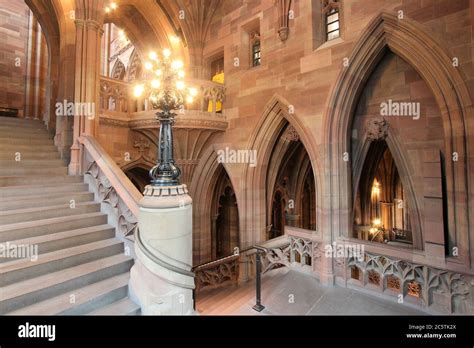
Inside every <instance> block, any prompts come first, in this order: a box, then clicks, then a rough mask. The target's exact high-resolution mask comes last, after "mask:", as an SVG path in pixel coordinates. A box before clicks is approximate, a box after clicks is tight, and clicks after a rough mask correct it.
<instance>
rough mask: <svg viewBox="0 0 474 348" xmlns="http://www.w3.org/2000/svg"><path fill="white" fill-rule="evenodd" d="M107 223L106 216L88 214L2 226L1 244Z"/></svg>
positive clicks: (0, 233) (0, 228) (0, 231)
mask: <svg viewBox="0 0 474 348" xmlns="http://www.w3.org/2000/svg"><path fill="white" fill-rule="evenodd" d="M106 223H107V215H106V214H103V213H88V214H78V215H72V216H62V217H56V218H51V219H44V220H36V221H27V222H19V223H15V224H9V225H2V226H0V243H2V242H7V241H14V240H17V239H24V238H31V237H37V236H42V235H45V234H49V233H56V232H64V231H69V230H75V229H79V228H85V227H91V226H95V225H105V224H106Z"/></svg>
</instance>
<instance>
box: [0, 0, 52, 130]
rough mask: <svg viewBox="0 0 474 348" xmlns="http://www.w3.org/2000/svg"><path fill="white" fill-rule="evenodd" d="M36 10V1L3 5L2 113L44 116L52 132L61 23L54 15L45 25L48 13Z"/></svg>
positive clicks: (1, 50) (0, 109)
mask: <svg viewBox="0 0 474 348" xmlns="http://www.w3.org/2000/svg"><path fill="white" fill-rule="evenodd" d="M34 10H35V12H34ZM36 12H38V11H37V8H36V7H35V3H34V2H32V1H28V2H25V1H23V0H13V1H8V3H4V4H3V5H2V13H0V22H1V23H4V24H1V25H0V27H3V28H4V29H5V30H4V31H3V32H4V35H3V36H2V37H1V38H0V43H1V45H0V47H1V48H0V53H1V55H2V57H3V59H2V66H3V69H2V73H0V81H1V85H2V86H3V88H2V91H0V116H10V117H20V118H30V119H37V120H42V121H43V122H44V123H45V125H46V126H47V127H48V128H49V129H50V131H51V132H52V130H54V129H55V126H56V117H55V104H54V103H55V101H56V98H57V92H58V91H57V80H58V74H59V71H58V67H59V64H58V58H59V57H58V56H57V54H58V51H59V39H58V36H59V24H58V22H57V21H55V19H54V18H53V16H51V18H48V19H47V20H48V23H47V25H46V28H45V27H44V26H45V16H43V17H41V18H38V17H37V16H36V14H35V13H36Z"/></svg>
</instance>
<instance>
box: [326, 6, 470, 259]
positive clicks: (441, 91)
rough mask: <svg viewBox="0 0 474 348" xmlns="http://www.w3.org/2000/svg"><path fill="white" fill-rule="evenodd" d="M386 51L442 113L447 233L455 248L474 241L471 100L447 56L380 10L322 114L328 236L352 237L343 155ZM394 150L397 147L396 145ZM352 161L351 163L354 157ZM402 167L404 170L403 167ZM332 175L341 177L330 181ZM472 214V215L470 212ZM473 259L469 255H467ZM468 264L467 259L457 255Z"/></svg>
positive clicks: (416, 28) (413, 27) (418, 30)
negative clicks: (473, 233)
mask: <svg viewBox="0 0 474 348" xmlns="http://www.w3.org/2000/svg"><path fill="white" fill-rule="evenodd" d="M387 49H390V50H391V51H392V52H394V53H395V54H396V55H398V56H400V57H401V58H402V59H404V60H405V61H406V62H408V63H409V64H410V65H411V66H412V67H413V68H414V69H415V70H416V71H417V72H418V74H419V75H420V76H421V77H422V79H423V80H424V81H425V83H426V84H427V85H428V87H429V89H430V90H431V92H432V93H433V95H434V98H435V100H436V102H437V104H438V107H439V109H440V110H441V113H442V117H443V120H444V122H443V123H444V134H445V153H446V154H452V153H454V152H456V153H457V155H458V156H459V157H458V162H457V164H456V165H453V162H452V161H446V181H447V183H446V185H447V195H448V205H449V209H448V210H449V225H450V226H449V230H450V233H452V234H453V239H454V240H456V241H457V243H458V244H459V245H461V244H463V245H469V243H471V254H472V253H474V248H473V246H474V243H473V241H472V240H471V241H470V240H469V231H470V229H471V226H470V224H471V223H472V222H471V221H470V215H471V214H472V211H471V209H472V207H470V206H469V202H468V193H469V192H470V187H471V185H470V177H469V175H470V174H469V173H470V171H469V166H468V165H469V164H468V161H467V159H468V152H469V145H468V143H467V137H466V134H467V132H466V130H467V120H468V118H469V117H468V115H471V117H472V112H473V111H472V100H471V98H470V95H469V92H468V90H467V88H466V86H465V84H464V82H463V79H462V76H461V75H462V72H461V71H460V70H459V69H458V68H455V67H453V65H452V61H451V58H450V56H449V55H448V54H446V52H444V51H443V49H442V48H441V47H440V46H439V45H438V44H437V43H436V42H435V41H434V40H433V39H432V38H431V37H430V36H429V35H428V34H426V33H425V32H424V30H423V28H422V27H421V26H420V25H419V24H417V23H415V22H413V21H411V20H410V19H408V18H405V19H404V20H398V18H397V16H396V15H394V14H390V13H386V12H382V13H381V14H380V15H379V16H377V17H376V18H375V19H374V20H373V21H372V22H371V23H370V24H369V25H368V27H367V29H366V30H365V32H364V33H363V35H362V36H361V38H360V40H359V41H358V42H357V44H356V45H355V47H354V50H353V53H352V55H351V57H350V58H349V61H350V65H349V66H348V67H347V68H345V69H343V70H342V71H341V73H340V75H339V77H338V79H337V81H336V83H335V85H334V86H333V91H332V94H331V97H330V99H329V102H328V105H329V106H328V109H327V111H326V114H325V126H324V134H325V141H324V143H325V144H326V146H327V153H328V156H327V161H326V163H325V171H326V177H327V178H331V179H330V181H329V182H328V185H326V186H325V187H326V188H327V192H326V194H327V197H328V200H327V201H326V202H325V208H326V209H327V210H328V215H329V216H330V219H329V225H328V229H329V231H330V233H331V235H332V238H337V237H344V236H348V235H349V234H350V231H351V228H352V199H351V194H352V188H351V171H350V167H351V166H350V163H348V162H346V161H344V158H343V154H344V153H350V152H351V150H350V130H351V125H352V119H353V115H354V111H355V107H356V105H357V101H358V99H359V96H360V93H361V91H362V89H363V87H364V85H365V83H366V81H367V79H368V78H369V76H370V75H371V73H372V71H373V70H374V68H375V67H376V66H377V63H378V62H379V61H380V59H381V57H382V56H383V55H384V54H385V52H386V50H387ZM395 148H396V147H395ZM351 160H354V158H352V159H351ZM402 167H403V166H402ZM331 173H339V175H338V176H337V177H334V178H333V177H331ZM470 213H471V214H470ZM471 256H472V255H471ZM460 259H462V260H463V262H464V264H465V265H466V266H467V265H469V255H468V253H467V252H466V251H464V253H463V255H461V256H460Z"/></svg>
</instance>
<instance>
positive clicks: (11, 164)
mask: <svg viewBox="0 0 474 348" xmlns="http://www.w3.org/2000/svg"><path fill="white" fill-rule="evenodd" d="M45 167H66V164H65V163H64V162H63V161H62V160H61V159H24V158H22V159H21V160H20V161H15V160H14V159H8V160H2V159H0V168H45Z"/></svg>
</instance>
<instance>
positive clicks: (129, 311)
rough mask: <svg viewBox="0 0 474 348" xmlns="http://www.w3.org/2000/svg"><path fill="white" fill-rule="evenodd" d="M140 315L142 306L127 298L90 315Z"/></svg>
mask: <svg viewBox="0 0 474 348" xmlns="http://www.w3.org/2000/svg"><path fill="white" fill-rule="evenodd" d="M139 313H140V306H139V305H137V304H136V303H135V302H133V301H132V300H131V299H130V298H128V297H126V298H123V299H121V300H119V301H117V302H114V303H111V304H109V305H108V306H105V307H102V308H99V309H97V310H95V311H93V312H91V313H89V314H90V315H114V316H118V315H137V314H139Z"/></svg>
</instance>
